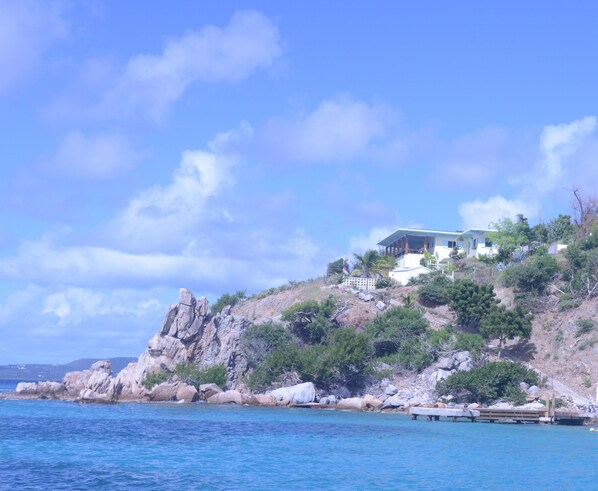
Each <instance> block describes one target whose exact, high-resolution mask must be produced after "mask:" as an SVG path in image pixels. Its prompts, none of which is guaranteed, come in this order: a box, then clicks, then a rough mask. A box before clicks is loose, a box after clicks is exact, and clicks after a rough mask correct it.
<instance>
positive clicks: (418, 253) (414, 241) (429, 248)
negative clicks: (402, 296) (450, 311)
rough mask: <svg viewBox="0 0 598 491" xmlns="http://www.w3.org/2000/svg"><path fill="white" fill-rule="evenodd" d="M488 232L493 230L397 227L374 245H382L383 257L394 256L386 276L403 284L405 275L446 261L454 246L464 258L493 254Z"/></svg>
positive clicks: (427, 270)
mask: <svg viewBox="0 0 598 491" xmlns="http://www.w3.org/2000/svg"><path fill="white" fill-rule="evenodd" d="M491 232H495V230H488V229H470V230H466V231H465V232H446V231H442V230H424V229H422V230H419V229H413V228H400V229H398V230H397V231H396V232H394V233H392V234H390V235H389V236H388V237H386V238H385V239H383V240H381V241H380V242H378V245H379V246H381V247H383V248H384V253H385V254H386V255H387V256H392V257H395V258H396V259H397V267H396V268H395V269H394V270H393V271H391V272H390V277H391V278H393V279H395V280H396V281H398V282H399V283H401V284H403V285H405V284H407V282H408V281H409V278H412V277H416V276H419V275H420V274H427V273H430V272H431V271H432V270H433V269H436V268H439V267H442V265H443V264H448V263H449V262H450V257H451V253H452V252H453V251H454V250H455V249H457V250H458V251H459V253H460V254H465V255H466V257H477V256H479V255H484V254H486V255H494V254H496V253H497V252H498V249H497V247H496V246H494V245H493V244H492V241H491V240H490V238H489V237H488V235H489V234H490V233H491ZM426 257H427V258H428V261H427V262H426V264H425V265H422V264H421V262H422V259H425V258H426Z"/></svg>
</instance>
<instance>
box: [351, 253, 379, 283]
mask: <svg viewBox="0 0 598 491" xmlns="http://www.w3.org/2000/svg"><path fill="white" fill-rule="evenodd" d="M353 255H354V256H355V267H354V268H353V273H354V274H355V275H358V276H362V277H365V278H371V277H372V276H375V275H376V273H377V271H376V263H377V262H378V259H379V258H380V254H379V253H378V251H374V250H371V249H370V250H369V251H365V252H364V253H363V254H357V253H354V254H353Z"/></svg>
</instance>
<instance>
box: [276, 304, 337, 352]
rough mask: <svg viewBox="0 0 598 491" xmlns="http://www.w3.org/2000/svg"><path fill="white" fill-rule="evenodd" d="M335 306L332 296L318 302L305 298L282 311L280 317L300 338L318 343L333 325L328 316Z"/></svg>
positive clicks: (307, 341)
mask: <svg viewBox="0 0 598 491" xmlns="http://www.w3.org/2000/svg"><path fill="white" fill-rule="evenodd" d="M336 307H337V304H336V300H335V299H334V297H332V296H329V297H328V298H327V299H326V300H324V301H323V302H320V303H318V302H317V301H315V300H306V301H304V302H299V303H297V304H295V305H293V306H292V307H290V308H288V309H286V310H285V311H283V312H282V316H281V318H282V320H283V321H286V322H288V323H289V325H290V328H291V330H292V331H293V332H294V333H295V334H296V335H297V336H298V337H299V338H300V339H301V340H303V341H304V342H306V343H308V344H318V343H321V342H322V341H323V340H324V338H325V337H326V335H327V334H328V331H329V330H330V329H331V328H332V327H334V324H333V322H332V321H331V320H330V318H331V316H332V315H333V314H334V312H335V310H336Z"/></svg>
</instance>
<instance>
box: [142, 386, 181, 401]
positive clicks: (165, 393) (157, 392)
mask: <svg viewBox="0 0 598 491" xmlns="http://www.w3.org/2000/svg"><path fill="white" fill-rule="evenodd" d="M177 391H178V385H177V384H167V383H164V384H160V385H156V386H155V387H154V388H153V389H152V391H151V392H150V395H149V397H150V401H152V402H167V401H174V400H176V395H177Z"/></svg>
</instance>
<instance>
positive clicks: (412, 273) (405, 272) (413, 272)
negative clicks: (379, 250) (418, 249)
mask: <svg viewBox="0 0 598 491" xmlns="http://www.w3.org/2000/svg"><path fill="white" fill-rule="evenodd" d="M409 255H411V256H421V257H423V254H409ZM431 272H432V270H430V269H428V268H426V267H425V266H421V265H420V264H419V263H418V265H417V266H416V267H411V268H408V269H402V268H396V269H394V270H392V271H391V272H390V273H389V276H390V277H391V278H392V279H393V280H395V281H396V282H398V283H400V284H401V285H406V284H407V283H409V279H410V278H417V277H418V276H419V275H420V274H429V273H431Z"/></svg>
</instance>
